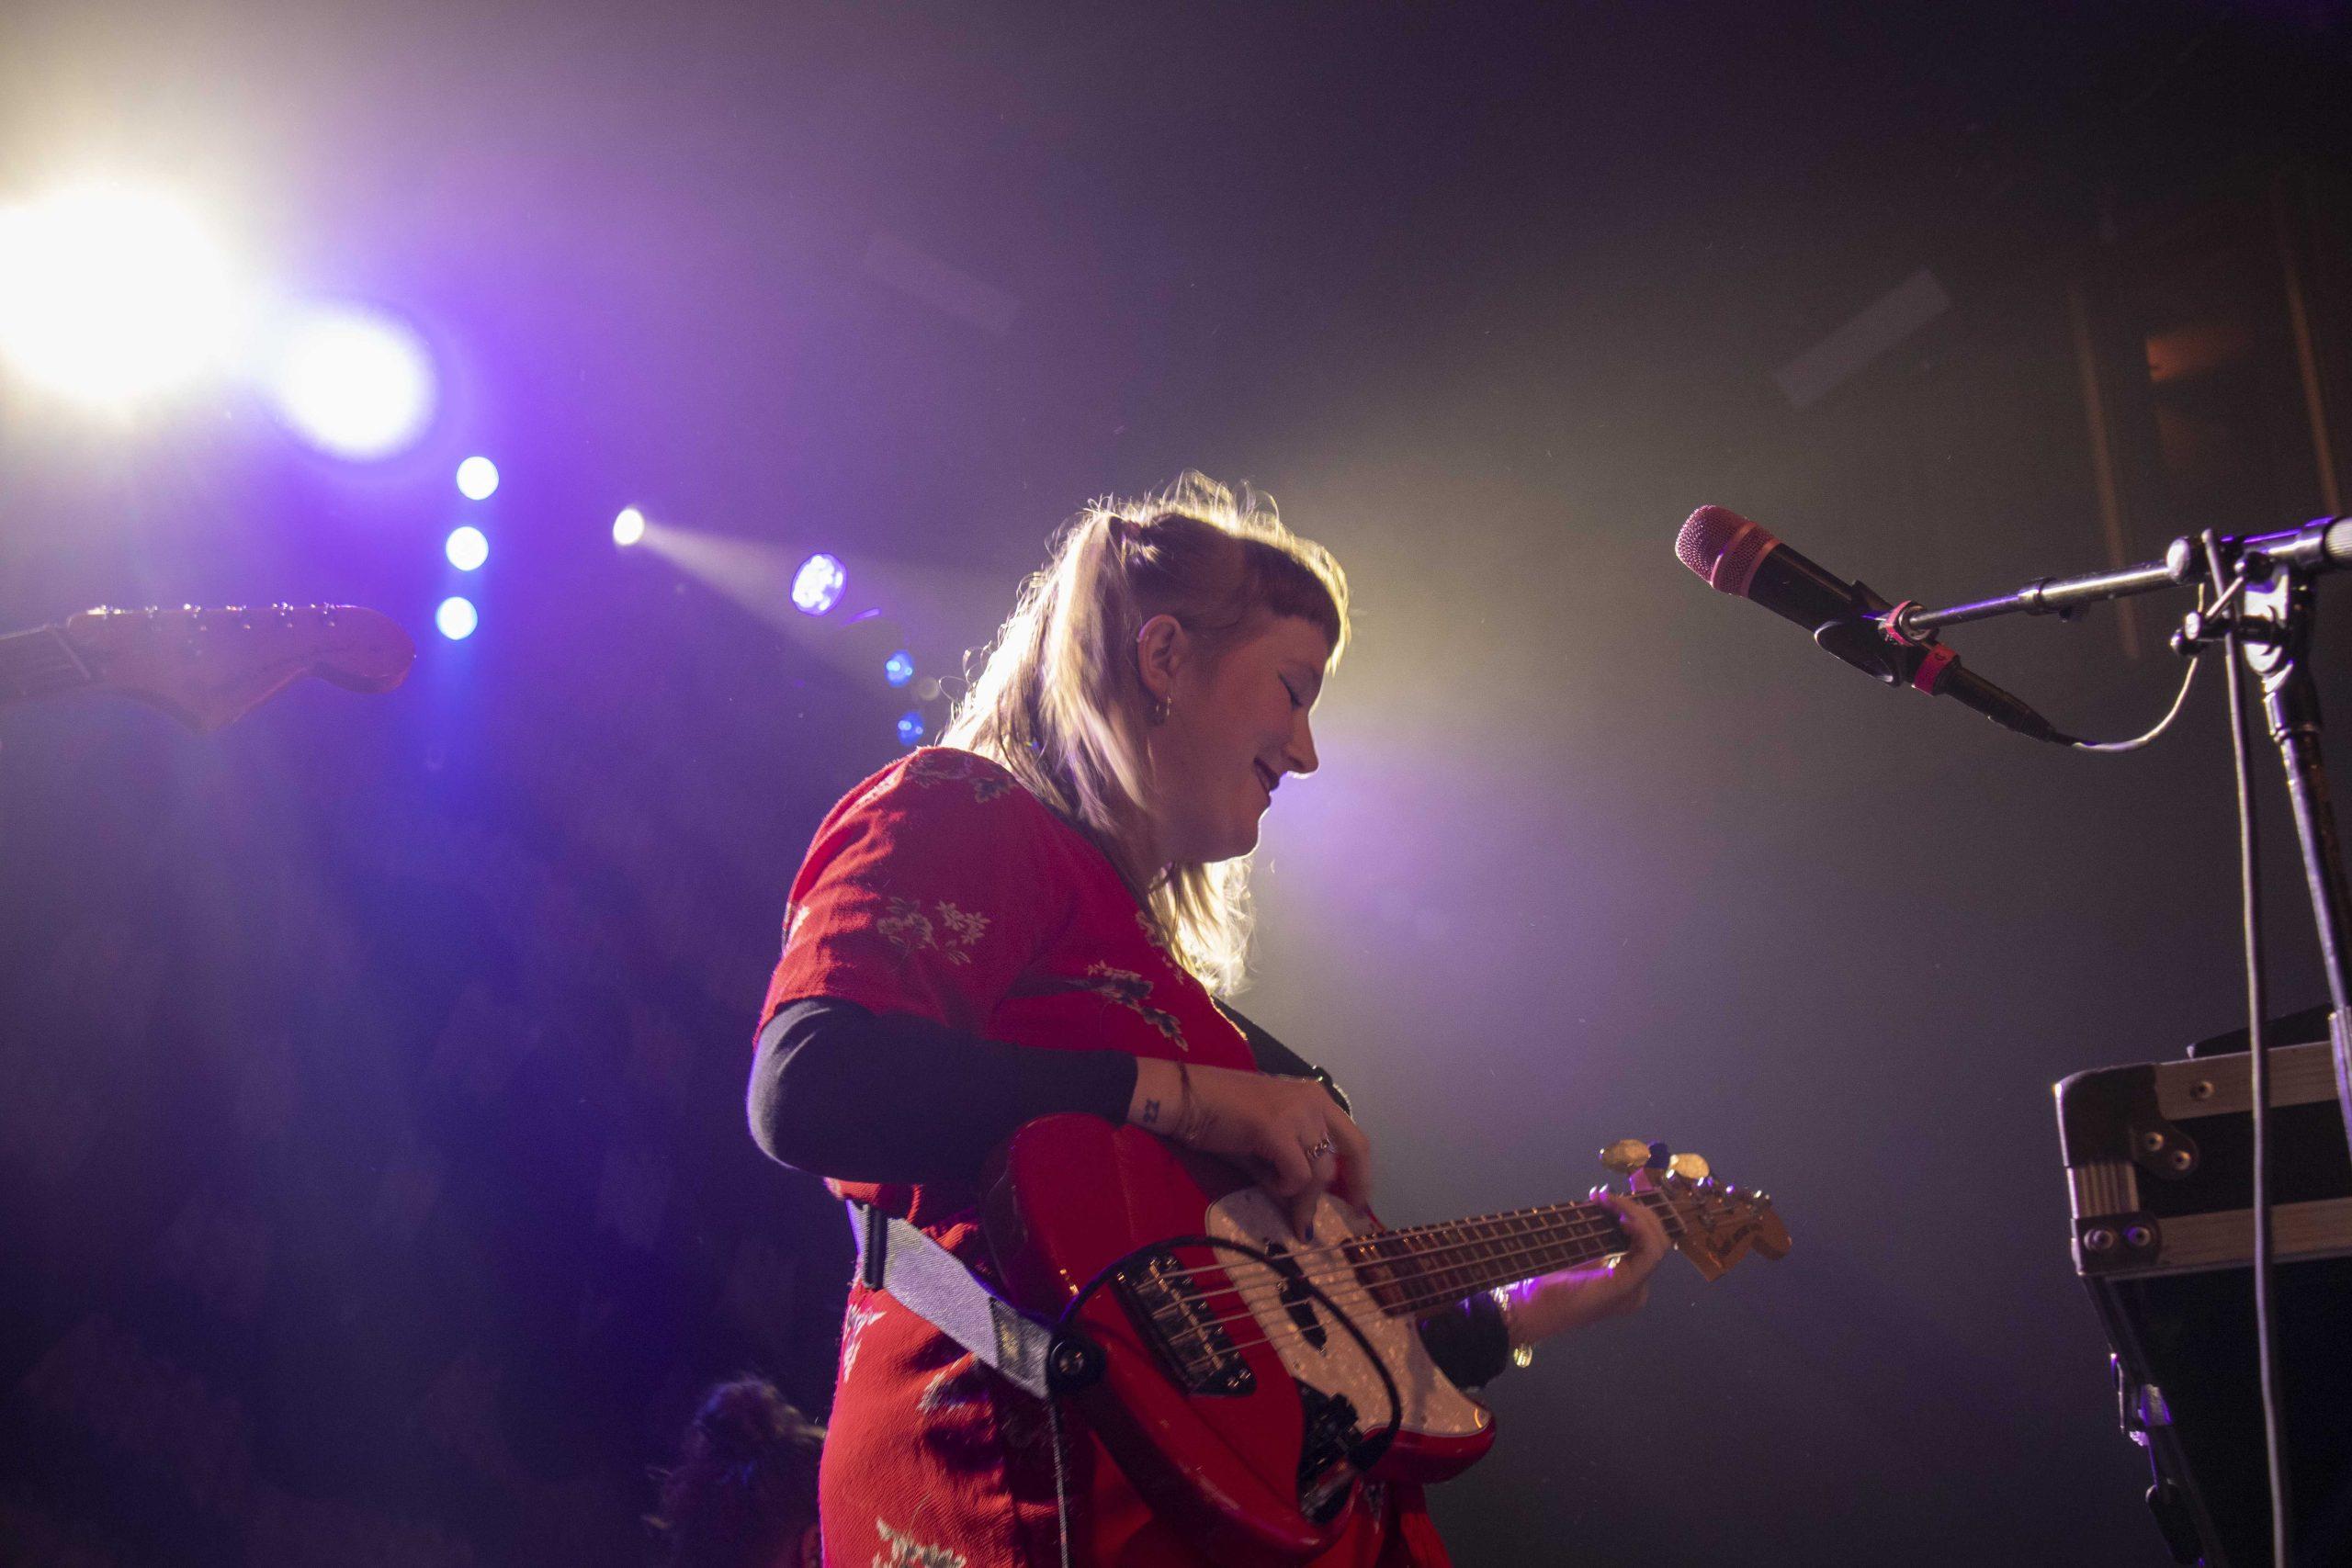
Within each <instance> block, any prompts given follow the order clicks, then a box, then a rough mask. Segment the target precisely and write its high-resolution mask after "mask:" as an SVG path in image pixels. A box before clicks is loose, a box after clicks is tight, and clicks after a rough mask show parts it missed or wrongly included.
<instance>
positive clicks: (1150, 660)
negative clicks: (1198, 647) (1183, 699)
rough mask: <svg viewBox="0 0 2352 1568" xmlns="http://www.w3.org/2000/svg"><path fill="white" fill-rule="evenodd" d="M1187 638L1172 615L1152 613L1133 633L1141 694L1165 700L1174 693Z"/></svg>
mask: <svg viewBox="0 0 2352 1568" xmlns="http://www.w3.org/2000/svg"><path fill="white" fill-rule="evenodd" d="M1191 640H1192V639H1191V638H1190V637H1186V636H1185V635H1184V627H1183V625H1182V623H1181V622H1180V621H1178V620H1177V619H1176V617H1175V616H1173V615H1154V616H1152V618H1151V619H1149V620H1148V621H1146V622H1145V623H1144V624H1143V630H1142V631H1140V632H1137V633H1136V674H1137V675H1138V676H1139V677H1141V679H1142V681H1143V689H1144V694H1145V695H1146V696H1148V697H1150V698H1151V699H1153V700H1154V701H1157V702H1163V703H1164V702H1166V701H1167V700H1168V699H1169V698H1170V697H1172V696H1173V695H1175V694H1176V676H1177V674H1178V672H1179V671H1182V669H1183V668H1184V660H1185V659H1186V657H1187V655H1188V653H1189V651H1190V649H1189V644H1190V643H1191Z"/></svg>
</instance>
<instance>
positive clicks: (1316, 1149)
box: [1306, 1133, 1332, 1160]
mask: <svg viewBox="0 0 2352 1568" xmlns="http://www.w3.org/2000/svg"><path fill="white" fill-rule="evenodd" d="M1331 1147H1332V1145H1331V1135H1330V1134H1329V1133H1326V1134H1323V1141H1322V1142H1321V1143H1319V1144H1314V1145H1309V1146H1308V1148H1307V1151H1306V1157H1307V1158H1308V1159H1310V1160H1318V1159H1321V1158H1322V1157H1323V1156H1325V1155H1328V1154H1329V1153H1330V1152H1331Z"/></svg>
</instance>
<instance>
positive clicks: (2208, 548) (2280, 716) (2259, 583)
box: [1890, 517, 2352, 1568]
mask: <svg viewBox="0 0 2352 1568" xmlns="http://www.w3.org/2000/svg"><path fill="white" fill-rule="evenodd" d="M2200 567H2201V568H2202V569H2203V570H2202V572H2201V573H2200V571H2199V568H2200ZM2347 569H2352V518H2327V517H2323V518H2320V519H2319V520H2317V521H2316V522H2312V523H2309V524H2306V525H2303V526H2302V527H2301V528H2290V529H2288V530H2285V531H2284V532H2281V533H2277V534H2262V535H2256V536H2249V537H2244V538H2223V537H2221V536H2217V535H2215V534H2214V533H2212V532H2211V531H2210V530H2209V531H2207V532H2205V533H2204V534H2202V535H2200V536H2197V537H2195V538H2190V537H2188V536H2183V537H2181V538H2177V539H2175V540H2174V541H2173V542H2172V543H2171V545H2170V546H2168V547H2166V548H2165V558H2164V559H2163V560H2161V561H2150V562H2147V563H2144V564H2143V565H2140V566H2135V567H2127V568H2125V569H2123V570H2120V571H2105V572H2094V573H2089V574H2086V575H2085V576H2081V577H2073V578H2057V579H2052V578H2044V579H2042V580H2041V581H2037V582H2030V583H2028V584H2027V585H2026V586H2025V587H2023V588H2021V589H2018V591H2017V592H2014V593H2007V594H2003V595H2001V596H2000V597H1998V598H1995V599H1980V600H1976V601H1973V602H1972V603H1969V604H1956V605H1953V606H1951V608H1949V609H1945V610H1938V611H1922V610H1919V609H1917V607H1915V606H1912V605H1907V604H1906V605H1905V606H1903V607H1902V608H1901V609H1900V610H1897V611H1895V612H1894V614H1893V615H1892V616H1891V617H1890V619H1891V622H1892V626H1893V627H1894V629H1896V630H1899V631H1901V632H1902V633H1903V634H1904V635H1905V636H1906V637H1918V636H1919V635H1920V634H1921V633H1925V632H1932V631H1934V630H1936V629H1937V628H1939V627H1941V626H1958V625H1960V624H1962V623H1963V622H1967V621H1981V620H1989V619H1991V618H1992V617H1994V616H1996V615H2058V616H2060V617H2062V618H2064V617H2067V616H2070V615H2074V614H2075V613H2076V612H2078V611H2079V610H2080V609H2081V608H2082V607H2083V606H2084V605H2086V604H2098V603H2099V602H2101V601H2103V600H2108V599H2121V598H2127V597H2131V596H2132V595H2136V594H2141V593H2153V592H2158V591H2160V590H2163V589H2166V588H2175V587H2183V586H2187V585H2188V584H2189V583H2191V582H2193V581H2197V580H2198V579H2199V576H2200V575H2202V576H2203V577H2205V578H2206V579H2207V580H2208V581H2211V583H2212V585H2213V587H2214V590H2215V592H2216V597H2215V598H2214V600H2213V602H2212V603H2211V604H2210V605H2203V606H2201V607H2200V608H2199V609H2195V610H2191V611H2189V612H2188V614H2187V615H2184V616H2183V617H2182V619H2181V625H2180V629H2179V630H2177V631H2176V632H2175V633H2174V634H2173V636H2172V638H2171V643H2172V648H2173V650H2174V651H2175V652H2177V653H2180V654H2183V655H2185V656H2190V657H2194V656H2195V655H2196V654H2198V653H2199V652H2201V651H2202V650H2203V649H2206V648H2207V647H2209V646H2211V645H2212V644H2213V643H2216V642H2219V643H2221V644H2222V647H2223V649H2224V650H2225V651H2224V654H2223V657H2224V659H2225V660H2228V662H2229V664H2230V665H2231V666H2232V668H2230V670H2229V682H2230V688H2229V695H2230V728H2231V736H2230V739H2231V747H2232V753H2233V758H2234V760H2235V762H2236V768H2237V779H2238V801H2239V807H2238V809H2239V845H2240V866H2241V880H2242V882H2243V885H2244V892H2245V942H2246V992H2247V1003H2248V1009H2247V1010H2248V1013H2249V1015H2250V1016H2249V1018H2248V1021H2247V1037H2246V1047H2247V1066H2248V1069H2249V1074H2250V1078H2251V1082H2250V1084H2249V1088H2250V1089H2251V1090H2252V1100H2253V1122H2254V1193H2253V1203H2252V1210H2253V1214H2252V1217H2253V1220H2254V1258H2253V1265H2254V1270H2253V1271H2254V1290H2255V1337H2256V1365H2257V1369H2258V1371H2259V1373H2260V1378H2261V1393H2262V1426H2263V1446H2264V1449H2265V1450H2266V1455H2267V1461H2268V1464H2267V1479H2268V1482H2269V1502H2270V1529H2271V1542H2272V1551H2273V1553H2274V1557H2275V1560H2276V1562H2277V1563H2278V1568H2287V1563H2288V1561H2289V1559H2290V1554H2291V1550H2292V1548H2291V1541H2292V1529H2291V1524H2290V1521H2291V1519H2292V1517H2293V1516H2292V1514H2291V1512H2290V1503H2289V1495H2288V1472H2287V1464H2286V1456H2285V1452H2284V1446H2283V1441H2282V1433H2281V1430H2280V1423H2279V1416H2278V1386H2279V1369H2278V1351H2277V1336H2276V1334H2275V1332H2274V1329H2275V1327H2276V1325H2275V1322H2274V1316H2273V1303H2274V1299H2275V1298H2274V1296H2273V1292H2272V1289H2271V1284H2272V1281H2271V1265H2272V1253H2273V1250H2274V1248H2273V1239H2274V1238H2273V1236H2272V1232H2271V1214H2270V1203H2271V1182H2270V1176H2271V1170H2270V1166H2271V1148H2270V1136H2269V1122H2270V1089H2269V1076H2270V1075H2269V1071H2268V1066H2269V1064H2268V1055H2269V1053H2268V1051H2267V1045H2268V1041H2267V1039H2266V1038H2265V1034H2266V1030H2265V1028H2264V1024H2265V1019H2264V1017H2263V1014H2264V1011H2265V1008H2264V1005H2263V994H2262V993H2263V985H2262V963H2261V937H2260V913H2259V909H2258V908H2257V902H2258V901H2257V899H2256V881H2255V877H2256V855H2255V828H2254V800H2253V794H2252V790H2251V787H2250V782H2249V777H2248V774H2249V756H2248V753H2249V751H2250V750H2251V748H2250V746H2249V744H2248V741H2247V739H2246V734H2245V721H2244V716H2243V712H2242V704H2241V701H2240V696H2239V684H2238V674H2237V671H2236V669H2235V668H2234V666H2235V665H2236V664H2237V663H2238V662H2240V661H2241V660H2243V662H2244V663H2245V667H2246V668H2247V669H2248V670H2249V671H2252V672H2253V674H2254V677H2255V681H2256V685H2257V687H2258V689H2259V690H2260V692H2261V694H2262V706H2263V713H2264V715H2265V716H2266V717H2267V719H2268V721H2269V727H2270V739H2271V740H2272V742H2273V743H2274V744H2275V745H2276V746H2277V747H2278V761H2279V766H2280V768H2281V769H2282V770H2283V771H2284V773H2286V779H2287V796H2288V799H2289V801H2290V804H2291V806H2292V807H2293V810H2294V816H2295V835H2296V838H2297V839H2298V840H2300V842H2301V848H2302V860H2303V880H2304V882H2305V884H2306V885H2307V886H2308V887H2309V889H2310V893H2311V901H2312V923H2313V925H2314V926H2315V927H2316V928H2317V931H2318V935H2319V944H2320V960H2321V964H2322V965H2323V966H2324V970H2325V973H2326V976H2327V989H2328V1000H2329V1013H2328V1043H2329V1050H2330V1055H2331V1056H2332V1057H2333V1059H2334V1062H2335V1098H2336V1104H2337V1107H2338V1109H2339V1110H2340V1111H2341V1112H2342V1113H2343V1117H2344V1132H2345V1136H2346V1140H2347V1143H2348V1144H2352V986H2347V984H2346V958H2345V945H2346V942H2345V938H2346V915H2347V909H2348V908H2352V899H2347V897H2346V890H2345V877H2344V850H2343V845H2342V844H2341V843H2340V842H2339V841H2338V840H2337V837H2336V829H2335V807H2334V805H2333V803H2332V802H2331V800H2330V798H2329V795H2328V784H2327V765H2326V761H2325V759H2324V756H2323V755H2322V752H2321V745H2320V739H2321V728H2320V711H2319V692H2318V687H2317V685H2316V684H2315V682H2313V681H2312V672H2311V666H2310V657H2311V642H2312V622H2313V620H2314V618H2315V616H2316V615H2317V606H2316V603H2315V599H2314V593H2313V587H2314V584H2315V582H2316V581H2317V580H2318V579H2319V578H2320V577H2322V576H2324V575H2325V574H2326V573H2329V572H2333V571H2341V570H2347ZM2224 577H2228V578H2229V579H2230V581H2229V582H2228V583H2227V585H2226V586H2225V585H2224V584H2223V581H2222V579H2223V578H2224ZM2233 600H2235V601H2236V604H2235V606H2234V607H2233V606H2232V601H2233ZM2154 1496H2155V1494H2154V1492H2153V1491H2152V1492H2151V1494H2150V1498H2151V1501H2152V1503H2153V1501H2154Z"/></svg>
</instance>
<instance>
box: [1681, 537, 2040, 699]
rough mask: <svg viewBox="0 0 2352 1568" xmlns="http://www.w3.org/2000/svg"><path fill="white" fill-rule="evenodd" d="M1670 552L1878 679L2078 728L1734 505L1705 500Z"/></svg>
mask: <svg viewBox="0 0 2352 1568" xmlns="http://www.w3.org/2000/svg"><path fill="white" fill-rule="evenodd" d="M1674 554H1675V556H1676V558H1678V559H1679V560H1680V561H1681V562H1682V564H1683V565H1684V566H1687V567H1689V568H1690V569H1691V570H1692V571H1695V572H1697V573H1698V574H1699V575H1700V576H1701V577H1702V578H1704V579H1706V581H1707V586H1708V587H1710V588H1713V589H1714V590H1715V591H1716V592H1721V593H1733V594H1737V595H1738V596H1739V597H1740V598H1743V599H1753V600H1754V601H1755V602H1756V603H1758V604H1761V605H1763V606H1764V607H1765V608H1766V609H1768V610H1770V611H1771V612H1772V613H1773V614H1774V615H1779V616H1781V618H1782V619H1784V620H1791V621H1794V622H1795V623H1796V624H1797V625H1799V626H1803V627H1804V629H1805V630H1807V631H1808V632H1811V633H1812V634H1813V640H1814V641H1815V642H1817V643H1819V644H1820V645H1821V646H1822V647H1823V648H1824V649H1827V650H1828V651H1829V652H1831V653H1833V654H1836V655H1837V656H1838V658H1839V659H1842V660H1845V661H1846V662H1847V663H1849V664H1850V665H1852V666H1853V667H1854V668H1855V669H1857V670H1859V671H1861V672H1862V673H1863V674H1865V675H1868V676H1869V677H1871V679H1872V680H1874V681H1883V682H1885V683H1886V684H1888V685H1890V686H1896V685H1903V686H1911V687H1914V688H1916V689H1917V690H1919V691H1922V692H1925V693H1927V694H1928V695H1929V696H1941V697H1951V698H1952V699H1953V700H1955V701H1957V702H1959V703H1961V704H1962V705H1964V706H1967V707H1971V708H1973V709H1975V710H1976V711H1977V712H1978V713H1981V714H1983V715H1984V716H1985V717H1986V718H1989V719H1991V720H1992V721H1993V722H1994V723H1995V724H1997V725H2000V726H2001V727H2003V728H2007V729H2014V730H2016V731H2017V732H2018V734H2019V735H2026V736H2030V737H2031V738H2033V739H2036V740H2047V741H2050V742H2052V744H2055V745H2060V746H2072V745H2075V743H2076V742H2075V738H2074V737H2073V736H2071V735H2067V734H2065V733H2064V732H2063V731H2061V730H2060V729H2058V728H2056V727H2055V726H2053V725H2052V724H2051V722H2050V721H2049V720H2048V719H2046V718H2043V717H2042V716H2041V715H2040V714H2038V713H2036V712H2034V711H2033V710H2032V709H2031V708H2030V707H2028V706H2026V705H2025V704H2023V703H2021V702H2019V701H2018V699H2017V698H2015V697H2013V696H2011V695H2010V694H2008V693H2007V692H2005V691H2003V690H2001V688H2000V687H1998V686H1996V685H1995V684H1993V682H1990V681H1987V680H1985V679H1984V678H1983V677H1982V676H1980V675H1978V674H1976V673H1975V672H1974V671H1970V670H1963V669H1962V668H1961V663H1960V660H1959V659H1958V658H1957V657H1956V656H1955V655H1954V654H1953V653H1952V651H1951V649H1948V648H1946V647H1944V646H1943V645H1942V644H1940V643H1934V642H1920V641H1918V640H1917V639H1915V638H1913V637H1906V636H1905V635H1903V634H1902V633H1900V632H1898V631H1896V630H1895V629H1894V625H1895V623H1894V609H1895V606H1894V605H1892V604H1888V603H1887V602H1886V601H1885V600H1884V599H1883V598H1881V597H1880V596H1879V595H1878V594H1877V593H1876V592H1873V591H1872V590H1871V588H1870V586H1869V585H1868V584H1866V583H1861V582H1847V581H1841V580H1840V579H1838V578H1836V577H1832V576H1831V575H1830V574H1829V573H1828V572H1827V571H1826V570H1823V569H1822V568H1821V567H1819V566H1817V565H1815V563H1814V562H1812V561H1810V560H1807V559H1806V558H1804V557H1803V556H1801V555H1799V554H1797V552H1796V551H1794V550H1792V549H1791V548H1789V547H1788V546H1786V545H1784V544H1782V543H1781V541H1780V540H1779V539H1777V538H1774V537H1773V536H1772V535H1771V534H1770V533H1769V532H1767V531H1766V530H1765V529H1764V528H1763V527H1762V526H1761V525H1758V524H1755V523H1751V522H1749V521H1748V520H1747V518H1745V517H1742V516H1741V515H1740V514H1739V513H1736V512H1734V511H1732V510H1730V509H1729V508H1728V507H1722V506H1702V507H1701V508H1699V510H1698V511H1696V512H1693V513H1691V518H1690V521H1688V522H1686V523H1685V524H1683V525H1682V532H1681V533H1679V534H1678V535H1676V536H1675V539H1674Z"/></svg>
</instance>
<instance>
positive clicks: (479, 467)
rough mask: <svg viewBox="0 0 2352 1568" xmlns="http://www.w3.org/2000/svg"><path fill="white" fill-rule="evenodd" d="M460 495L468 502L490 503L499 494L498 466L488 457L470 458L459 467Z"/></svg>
mask: <svg viewBox="0 0 2352 1568" xmlns="http://www.w3.org/2000/svg"><path fill="white" fill-rule="evenodd" d="M497 493H498V465H497V464H495V463H493V462H492V461H491V460H490V459H489V458H487V457H469V458H467V459H466V460H465V461H464V462H462V463H460V464H458V494H459V495H462V496H464V497H465V498H466V499H467V500H468V501H488V500H489V499H490V498H491V497H492V496H493V495H495V494H497Z"/></svg>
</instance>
